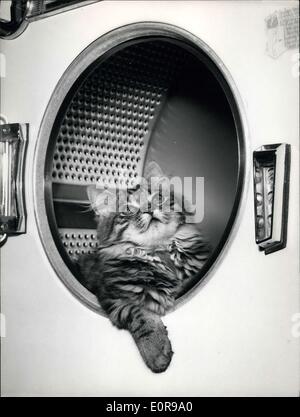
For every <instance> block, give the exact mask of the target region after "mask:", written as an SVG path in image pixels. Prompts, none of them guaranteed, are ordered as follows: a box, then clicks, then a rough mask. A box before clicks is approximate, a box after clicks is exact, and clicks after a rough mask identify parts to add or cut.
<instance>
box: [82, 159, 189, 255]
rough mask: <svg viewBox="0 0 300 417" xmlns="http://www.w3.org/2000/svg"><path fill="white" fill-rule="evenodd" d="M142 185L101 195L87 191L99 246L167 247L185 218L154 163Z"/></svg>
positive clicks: (90, 189)
mask: <svg viewBox="0 0 300 417" xmlns="http://www.w3.org/2000/svg"><path fill="white" fill-rule="evenodd" d="M146 171H147V173H146V176H145V181H144V182H143V183H142V184H141V185H139V186H138V187H136V188H135V189H131V190H121V189H119V190H114V192H112V191H103V190H99V189H97V188H96V187H89V188H88V195H89V199H90V202H91V205H92V207H93V209H94V211H95V213H96V215H97V216H98V239H99V244H100V246H106V245H111V244H114V243H119V242H126V241H130V242H133V243H135V244H136V245H140V246H145V247H154V246H158V245H164V244H167V243H168V240H169V239H171V238H172V237H173V236H174V234H175V233H176V231H177V229H178V227H179V226H180V224H182V223H184V220H185V216H184V213H183V211H182V210H181V206H180V202H179V201H178V197H177V196H176V195H175V194H174V192H173V191H172V190H170V189H169V184H168V182H167V181H165V179H166V177H165V176H164V175H163V174H162V171H161V169H160V168H159V166H158V165H157V164H155V163H151V165H150V166H149V167H148V169H147V170H146Z"/></svg>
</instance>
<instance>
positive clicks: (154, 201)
mask: <svg viewBox="0 0 300 417" xmlns="http://www.w3.org/2000/svg"><path fill="white" fill-rule="evenodd" d="M150 200H151V207H152V208H162V207H163V206H164V204H165V203H166V202H167V201H168V200H169V199H168V197H166V196H164V195H163V194H162V193H161V192H155V193H153V194H152V195H151V199H150Z"/></svg>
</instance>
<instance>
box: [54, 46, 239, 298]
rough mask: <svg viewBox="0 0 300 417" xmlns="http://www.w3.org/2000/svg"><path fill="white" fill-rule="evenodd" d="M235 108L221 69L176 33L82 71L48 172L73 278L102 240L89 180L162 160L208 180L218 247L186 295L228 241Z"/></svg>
mask: <svg viewBox="0 0 300 417" xmlns="http://www.w3.org/2000/svg"><path fill="white" fill-rule="evenodd" d="M233 107H234V106H233V104H232V101H231V99H229V97H228V91H227V92H226V89H225V88H224V83H223V84H222V82H220V75H218V74H216V73H215V71H213V70H212V68H209V66H208V65H207V62H204V61H203V59H201V57H199V55H197V53H195V51H193V50H192V48H190V47H187V46H186V45H185V44H184V43H181V42H179V41H177V42H175V41H173V40H171V39H143V40H139V41H136V42H130V43H129V44H124V45H122V46H120V47H119V48H116V50H113V51H111V52H110V53H109V54H106V55H105V56H104V57H101V58H99V59H98V60H96V61H95V62H94V63H93V65H92V66H90V67H89V68H88V69H87V70H85V71H84V73H83V74H82V75H81V76H80V77H79V79H78V80H77V82H76V83H75V84H74V86H73V87H72V89H71V90H70V91H69V93H68V94H67V96H66V99H65V100H64V103H63V105H62V107H61V109H60V112H59V114H58V116H57V118H56V122H55V125H54V127H53V130H52V134H51V142H50V146H49V147H48V154H47V159H48V161H49V164H48V168H47V169H48V172H46V178H47V179H48V183H47V187H46V193H47V196H48V197H47V198H48V200H49V201H50V203H51V204H48V207H50V211H51V213H50V215H49V221H50V222H51V223H52V224H51V230H52V234H53V237H54V240H55V242H56V246H57V248H58V249H59V252H60V254H61V256H62V257H63V259H64V262H65V263H66V265H67V266H68V268H69V269H71V270H72V272H73V274H74V275H75V276H76V274H78V271H77V270H76V268H75V267H74V265H75V264H76V262H74V261H75V260H76V259H77V258H78V257H79V256H80V255H81V254H85V253H89V252H91V251H93V250H94V249H95V248H96V247H97V236H96V231H95V229H96V222H95V217H94V213H93V211H91V210H90V209H89V204H88V198H87V186H88V185H90V184H96V183H97V182H99V181H101V182H106V183H107V184H108V185H109V186H111V187H115V186H126V187H129V188H130V187H131V186H132V185H133V184H134V181H135V180H136V179H137V178H138V177H139V176H142V175H143V172H144V169H145V167H146V166H147V164H148V162H149V161H155V162H156V163H158V165H159V166H160V167H161V169H162V170H163V171H164V172H165V173H166V174H167V175H168V176H177V177H181V178H184V177H192V178H195V177H201V178H203V179H204V218H203V220H202V221H201V224H200V225H199V226H200V227H201V229H202V230H203V232H204V234H205V235H206V236H207V238H208V240H209V241H210V245H211V247H212V248H213V251H212V255H211V257H210V259H209V260H208V261H207V265H206V266H205V267H204V268H203V270H202V271H201V273H200V274H199V276H197V277H193V278H192V279H191V280H189V282H188V283H186V285H185V287H184V289H183V290H182V292H181V293H180V294H179V296H182V295H183V294H184V293H186V292H187V291H189V290H190V289H191V288H193V287H194V286H195V285H196V284H197V283H198V282H199V281H201V278H202V277H203V275H204V274H205V273H206V272H207V271H208V269H209V268H210V266H211V265H212V264H213V262H214V260H215V259H216V258H217V255H218V254H219V252H220V250H221V249H222V247H223V245H224V244H226V239H227V237H228V234H229V231H230V229H231V226H232V223H233V220H234V216H235V214H236V209H237V204H238V187H239V184H238V183H239V181H240V159H241V155H240V145H239V143H240V138H239V137H238V136H239V135H238V131H237V124H236V120H237V119H236V115H235V114H234V110H233ZM77 277H78V275H77ZM78 278H79V277H78Z"/></svg>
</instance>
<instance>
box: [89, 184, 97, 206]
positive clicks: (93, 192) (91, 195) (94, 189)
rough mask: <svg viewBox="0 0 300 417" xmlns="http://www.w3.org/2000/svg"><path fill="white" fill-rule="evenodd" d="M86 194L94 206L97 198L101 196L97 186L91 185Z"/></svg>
mask: <svg viewBox="0 0 300 417" xmlns="http://www.w3.org/2000/svg"><path fill="white" fill-rule="evenodd" d="M86 193H87V196H88V199H89V201H90V203H91V204H92V205H93V204H95V202H96V200H97V197H98V195H99V194H100V190H99V189H98V188H97V187H96V185H89V186H88V187H87V188H86Z"/></svg>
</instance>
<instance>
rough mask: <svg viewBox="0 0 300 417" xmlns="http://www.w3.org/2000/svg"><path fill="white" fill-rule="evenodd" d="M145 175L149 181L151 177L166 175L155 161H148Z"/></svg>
mask: <svg viewBox="0 0 300 417" xmlns="http://www.w3.org/2000/svg"><path fill="white" fill-rule="evenodd" d="M144 177H145V179H146V180H147V181H149V180H150V179H151V178H154V177H155V178H162V177H165V174H164V173H163V170H162V169H161V167H160V166H159V165H158V163H157V162H155V161H150V162H148V163H147V165H146V168H145V173H144Z"/></svg>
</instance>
